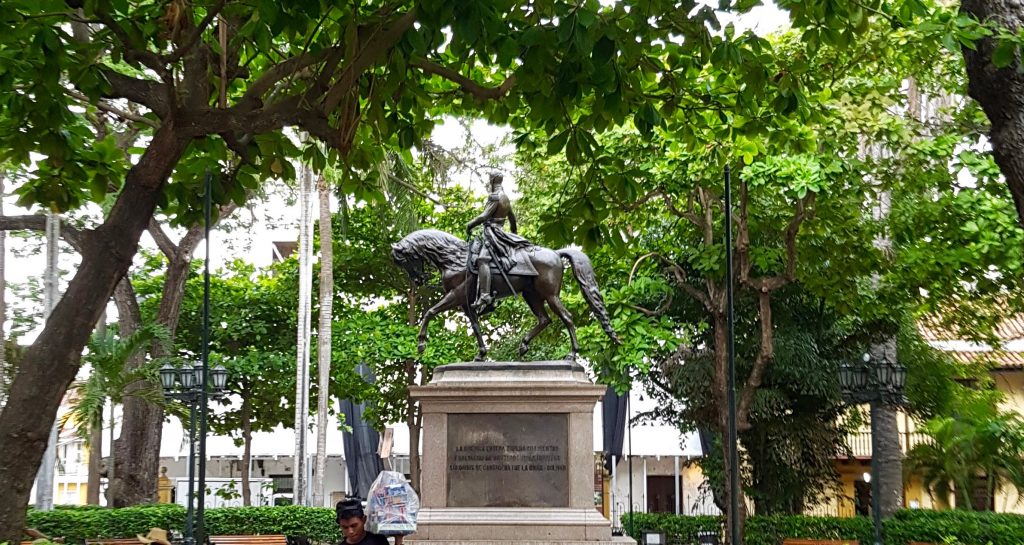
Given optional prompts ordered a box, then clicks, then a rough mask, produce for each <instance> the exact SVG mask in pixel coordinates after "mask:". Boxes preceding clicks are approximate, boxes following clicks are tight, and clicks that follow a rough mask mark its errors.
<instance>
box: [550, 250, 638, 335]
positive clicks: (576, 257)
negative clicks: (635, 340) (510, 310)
mask: <svg viewBox="0 0 1024 545" xmlns="http://www.w3.org/2000/svg"><path fill="white" fill-rule="evenodd" d="M555 251H556V253H558V255H559V256H560V257H564V258H566V259H568V260H569V264H570V265H572V273H573V276H575V277H576V282H578V283H579V285H580V291H582V292H583V298H584V299H586V300H587V304H588V305H590V310H591V311H592V312H593V313H594V316H597V321H599V322H601V329H603V330H604V332H605V333H607V334H608V338H610V339H611V340H612V341H613V342H615V344H622V340H621V339H619V336H618V335H616V334H615V330H614V329H612V321H611V317H610V316H608V309H606V308H605V306H604V299H602V298H601V292H600V291H598V289H597V277H596V276H594V266H593V265H591V264H590V258H589V257H587V254H585V253H583V252H581V251H579V250H574V249H572V248H562V249H561V250H555Z"/></svg>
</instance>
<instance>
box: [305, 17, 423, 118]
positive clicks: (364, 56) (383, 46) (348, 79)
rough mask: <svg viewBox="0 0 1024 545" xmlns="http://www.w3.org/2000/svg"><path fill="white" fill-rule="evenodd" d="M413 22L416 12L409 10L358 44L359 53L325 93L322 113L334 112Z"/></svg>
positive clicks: (349, 61)
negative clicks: (368, 69) (368, 70)
mask: <svg viewBox="0 0 1024 545" xmlns="http://www.w3.org/2000/svg"><path fill="white" fill-rule="evenodd" d="M415 22H416V10H415V9H412V10H409V11H408V12H407V13H404V14H402V15H400V16H398V17H397V18H395V20H394V21H392V22H391V24H389V25H388V26H387V27H382V28H380V29H379V30H378V31H377V32H375V33H374V34H373V35H372V37H371V38H370V40H369V41H367V42H366V43H365V44H360V45H361V46H362V47H361V48H360V49H359V52H358V53H357V54H356V56H355V57H354V58H352V59H348V64H347V65H346V66H345V68H344V69H343V70H342V72H341V74H340V75H339V76H338V77H337V78H336V80H335V83H334V85H332V86H331V88H330V90H329V91H327V95H326V96H325V97H324V100H323V102H322V104H323V111H325V112H332V111H334V109H335V108H337V107H338V103H339V102H341V99H342V97H344V96H345V94H346V93H348V91H349V90H350V89H351V88H352V86H353V85H355V83H356V81H358V79H359V76H360V75H361V74H362V73H363V72H364V71H365V70H366V69H367V68H369V67H371V66H373V65H374V64H377V62H379V61H380V60H381V59H383V58H384V57H385V56H386V55H387V53H388V52H389V51H391V48H393V47H394V46H395V44H397V43H398V40H400V39H401V38H402V35H403V34H405V32H406V31H407V30H409V29H410V28H412V25H413V23H415Z"/></svg>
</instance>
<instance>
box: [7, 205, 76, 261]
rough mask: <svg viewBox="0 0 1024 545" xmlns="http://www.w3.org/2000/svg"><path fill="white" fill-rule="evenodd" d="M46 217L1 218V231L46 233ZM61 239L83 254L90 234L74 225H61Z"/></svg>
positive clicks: (37, 215) (36, 215) (39, 215)
mask: <svg viewBox="0 0 1024 545" xmlns="http://www.w3.org/2000/svg"><path fill="white" fill-rule="evenodd" d="M45 230H46V216H44V215H42V214H32V215H25V216H0V231H45ZM60 237H61V238H63V239H64V240H66V241H67V242H68V244H70V245H71V247H72V248H74V249H75V250H76V251H78V252H81V251H82V246H83V244H84V243H85V242H86V238H87V237H88V232H82V231H80V230H79V229H78V228H77V227H74V226H73V225H68V224H66V223H63V222H62V223H61V225H60Z"/></svg>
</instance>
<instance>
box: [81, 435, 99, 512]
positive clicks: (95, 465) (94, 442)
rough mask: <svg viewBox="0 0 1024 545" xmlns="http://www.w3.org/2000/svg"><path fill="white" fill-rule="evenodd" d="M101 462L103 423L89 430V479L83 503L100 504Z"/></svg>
mask: <svg viewBox="0 0 1024 545" xmlns="http://www.w3.org/2000/svg"><path fill="white" fill-rule="evenodd" d="M102 462H103V423H102V422H101V423H100V424H99V425H98V426H93V427H92V429H91V430H89V481H88V484H87V485H86V488H85V503H86V504H88V505H99V504H100V471H102Z"/></svg>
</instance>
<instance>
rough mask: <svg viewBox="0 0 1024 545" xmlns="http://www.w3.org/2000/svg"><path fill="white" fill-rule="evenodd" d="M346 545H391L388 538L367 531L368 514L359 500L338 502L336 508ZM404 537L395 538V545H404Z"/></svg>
mask: <svg viewBox="0 0 1024 545" xmlns="http://www.w3.org/2000/svg"><path fill="white" fill-rule="evenodd" d="M334 510H335V512H336V513H337V521H338V526H339V527H340V528H341V535H342V537H343V538H344V539H343V540H342V544H344V545H390V544H389V543H388V538H386V537H384V536H382V535H380V534H374V533H372V532H367V531H366V513H365V512H363V504H362V503H361V502H360V501H359V500H358V499H351V500H345V501H340V502H338V505H337V506H336V507H335V508H334ZM402 537H403V536H395V545H402Z"/></svg>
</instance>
